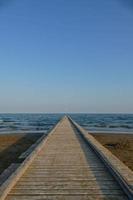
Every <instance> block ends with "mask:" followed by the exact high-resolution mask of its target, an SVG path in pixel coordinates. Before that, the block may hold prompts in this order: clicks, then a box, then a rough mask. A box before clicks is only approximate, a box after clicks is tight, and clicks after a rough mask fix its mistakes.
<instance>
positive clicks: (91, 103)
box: [0, 0, 133, 113]
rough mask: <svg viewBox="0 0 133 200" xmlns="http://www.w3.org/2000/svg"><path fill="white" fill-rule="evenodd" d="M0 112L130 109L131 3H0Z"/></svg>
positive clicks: (59, 0)
mask: <svg viewBox="0 0 133 200" xmlns="http://www.w3.org/2000/svg"><path fill="white" fill-rule="evenodd" d="M0 112H91V113H92V112H100V113H101V112H103V113H105V112H116V113H117V112H122V113H125V112H127V113H129V112H130V113H133V4H132V3H131V1H130V0H128V1H126V3H124V1H123V0H110V1H106V0H101V1H99V0H90V1H88V0H82V1H81V0H66V1H65V0H49V1H48V0H38V1H36V0H23V1H17V0H11V1H8V0H7V1H4V0H3V1H0Z"/></svg>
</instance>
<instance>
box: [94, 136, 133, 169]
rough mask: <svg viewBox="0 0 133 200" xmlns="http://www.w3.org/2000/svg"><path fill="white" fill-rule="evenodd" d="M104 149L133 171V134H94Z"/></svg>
mask: <svg viewBox="0 0 133 200" xmlns="http://www.w3.org/2000/svg"><path fill="white" fill-rule="evenodd" d="M92 135H93V136H94V137H95V138H96V139H97V140H98V141H99V142H100V143H101V144H103V145H104V147H106V148H108V149H109V150H110V151H111V152H112V153H113V154H114V155H115V156H117V157H118V158H119V159H120V160H121V161H122V162H123V163H125V164H126V165H127V166H128V167H129V168H130V169H132V170H133V134H105V133H103V134H102V133H100V134H92Z"/></svg>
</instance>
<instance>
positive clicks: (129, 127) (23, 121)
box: [0, 114, 133, 133]
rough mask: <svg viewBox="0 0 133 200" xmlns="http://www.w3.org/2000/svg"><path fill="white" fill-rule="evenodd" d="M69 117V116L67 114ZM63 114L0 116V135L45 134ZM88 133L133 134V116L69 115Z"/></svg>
mask: <svg viewBox="0 0 133 200" xmlns="http://www.w3.org/2000/svg"><path fill="white" fill-rule="evenodd" d="M68 115H69V114H68ZM63 116H64V114H0V133H7V132H8V133H12V132H15V133H17V132H18V133H19V132H24V131H26V132H41V131H43V132H44V133H47V132H48V130H50V129H51V128H52V127H53V126H54V125H55V124H56V123H57V122H58V121H59V120H60V119H61V118H62V117H63ZM69 116H70V117H71V118H72V119H73V120H75V121H76V122H77V123H79V124H80V125H81V126H83V127H84V128H85V129H87V130H88V131H94V132H95V131H96V132H116V133H117V132H126V133H133V114H70V115H69Z"/></svg>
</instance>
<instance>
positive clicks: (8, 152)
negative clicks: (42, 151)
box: [0, 134, 42, 174]
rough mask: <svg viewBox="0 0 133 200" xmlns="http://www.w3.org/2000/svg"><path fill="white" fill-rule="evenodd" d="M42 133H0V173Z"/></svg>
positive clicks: (15, 160)
mask: <svg viewBox="0 0 133 200" xmlns="http://www.w3.org/2000/svg"><path fill="white" fill-rule="evenodd" d="M41 135H42V134H7V135H4V134H3V135H0V174H1V173H2V172H3V171H4V169H6V168H8V166H9V165H10V164H12V163H15V162H17V159H18V157H19V156H20V155H21V154H22V153H23V152H24V151H26V150H27V149H28V148H29V147H30V146H31V145H32V144H33V143H35V142H36V141H37V139H39V137H40V136H41Z"/></svg>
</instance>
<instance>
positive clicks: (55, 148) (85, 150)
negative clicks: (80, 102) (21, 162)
mask: <svg viewBox="0 0 133 200" xmlns="http://www.w3.org/2000/svg"><path fill="white" fill-rule="evenodd" d="M39 146H40V145H39ZM35 151H36V154H35V155H34V154H33V155H34V156H33V155H32V159H31V157H29V158H28V159H29V160H30V159H31V161H30V162H28V161H26V163H27V162H28V165H26V167H25V170H23V173H21V175H19V177H18V178H17V180H16V182H15V184H12V187H10V189H9V191H8V192H7V195H5V196H4V197H1V199H2V200H3V199H6V200H29V199H30V200H66V199H67V200H92V199H96V200H127V199H128V197H127V196H126V194H125V193H124V192H123V190H122V188H121V187H120V185H119V184H118V183H117V181H116V180H115V178H114V177H113V176H112V175H111V173H110V172H109V170H108V169H107V168H106V166H105V165H104V164H103V162H102V161H101V160H100V158H99V157H98V156H97V155H96V153H95V152H94V151H93V150H92V148H91V147H90V146H89V145H88V144H87V143H86V142H85V140H84V138H83V137H82V136H81V133H79V131H77V130H76V129H75V128H74V126H73V124H72V122H71V121H70V120H69V119H68V118H67V117H65V118H63V120H62V121H61V122H60V123H59V124H58V125H57V126H56V128H55V129H53V131H52V134H50V135H49V136H48V137H47V140H45V142H42V144H41V147H40V148H39V150H38V151H37V150H35ZM20 171H21V170H20ZM18 172H19V170H18Z"/></svg>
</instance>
